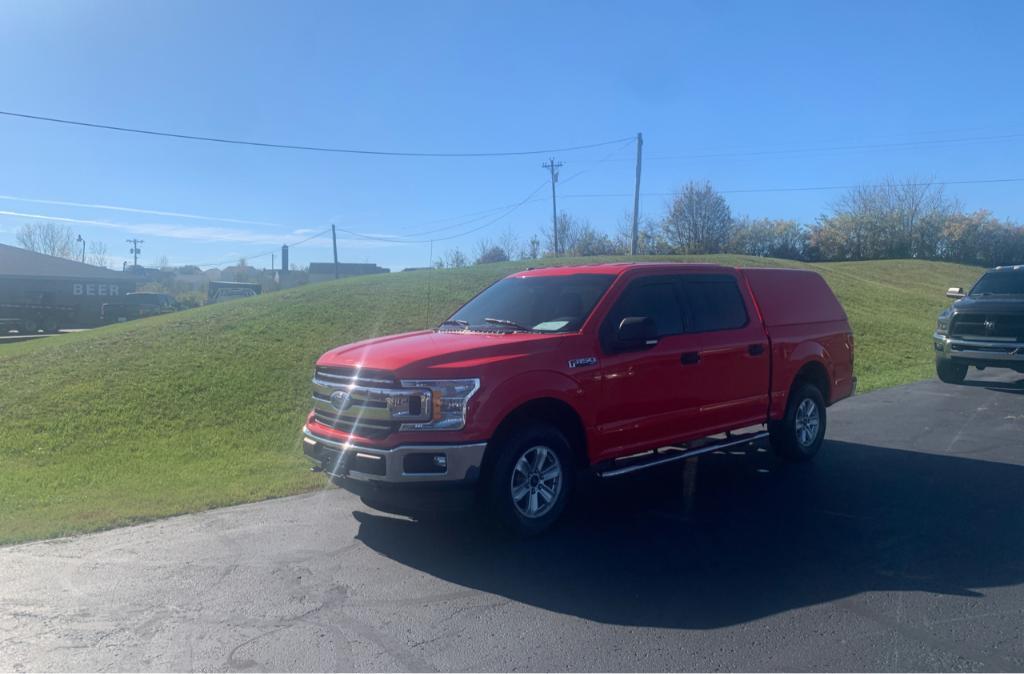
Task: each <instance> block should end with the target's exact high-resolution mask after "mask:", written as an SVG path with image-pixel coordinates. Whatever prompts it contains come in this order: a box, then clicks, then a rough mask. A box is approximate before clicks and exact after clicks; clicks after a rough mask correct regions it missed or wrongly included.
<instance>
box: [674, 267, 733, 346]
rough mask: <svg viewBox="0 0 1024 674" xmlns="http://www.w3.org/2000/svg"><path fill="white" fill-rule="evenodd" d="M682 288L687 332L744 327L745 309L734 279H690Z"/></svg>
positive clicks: (717, 277) (710, 277)
mask: <svg viewBox="0 0 1024 674" xmlns="http://www.w3.org/2000/svg"><path fill="white" fill-rule="evenodd" d="M682 285H683V295H684V296H685V298H686V304H687V317H688V323H689V326H688V332H712V331H715V330H735V329H737V328H742V327H743V326H744V325H746V324H747V308H746V307H745V306H744V304H743V296H742V295H741V294H740V289H739V288H738V287H737V286H736V279H734V278H733V277H731V276H697V277H693V276H690V277H687V278H685V279H684V280H683V284H682Z"/></svg>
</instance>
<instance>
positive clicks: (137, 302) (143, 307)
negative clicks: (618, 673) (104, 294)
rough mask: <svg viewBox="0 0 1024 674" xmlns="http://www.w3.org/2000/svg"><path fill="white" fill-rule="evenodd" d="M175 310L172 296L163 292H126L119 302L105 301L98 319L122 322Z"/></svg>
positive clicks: (108, 321)
mask: <svg viewBox="0 0 1024 674" xmlns="http://www.w3.org/2000/svg"><path fill="white" fill-rule="evenodd" d="M176 310H177V303H176V302H175V301H174V298H173V297H171V296H170V295H166V294H164V293H128V294H127V295H125V296H124V297H122V298H121V301H120V302H107V303H106V304H104V305H103V306H102V307H100V321H101V322H103V323H123V322H124V321H131V320H134V319H136V318H145V317H146V316H157V315H159V314H166V313H170V312H172V311H176Z"/></svg>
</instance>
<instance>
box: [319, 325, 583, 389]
mask: <svg viewBox="0 0 1024 674" xmlns="http://www.w3.org/2000/svg"><path fill="white" fill-rule="evenodd" d="M565 337H566V335H565V334H543V335H542V334H535V333H480V332H462V331H434V330H423V331H421V332H407V333H404V334H400V335H390V336H387V337H378V338H376V339H368V340H364V341H362V342H355V343H354V344H346V345H344V346H339V347H337V348H334V349H331V350H330V351H328V352H327V353H325V354H324V355H322V356H320V359H319V360H317V363H316V364H317V365H321V366H327V367H330V366H347V367H358V368H369V369H374V370H389V371H391V372H394V373H395V374H396V375H397V376H398V377H400V378H402V377H404V378H435V377H436V378H443V377H458V376H460V374H461V373H460V370H464V369H472V370H476V371H478V370H479V369H480V368H482V367H486V366H488V365H493V364H495V363H499V362H507V361H510V360H516V359H523V358H527V357H534V358H535V357H537V356H538V355H539V354H544V353H547V352H549V351H551V350H553V349H554V348H555V345H556V344H557V343H558V340H560V339H563V338H565Z"/></svg>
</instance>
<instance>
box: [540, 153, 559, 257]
mask: <svg viewBox="0 0 1024 674" xmlns="http://www.w3.org/2000/svg"><path fill="white" fill-rule="evenodd" d="M540 166H541V168H546V169H548V170H549V171H551V234H552V236H553V237H554V238H553V243H554V247H555V257H558V206H557V205H556V204H555V183H557V182H558V169H560V168H562V162H557V163H556V162H555V158H554V157H552V158H551V159H549V160H548V161H547V163H546V164H541V165H540Z"/></svg>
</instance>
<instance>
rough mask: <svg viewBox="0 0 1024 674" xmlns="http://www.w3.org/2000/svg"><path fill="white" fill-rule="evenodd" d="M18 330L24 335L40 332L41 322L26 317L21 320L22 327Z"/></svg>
mask: <svg viewBox="0 0 1024 674" xmlns="http://www.w3.org/2000/svg"><path fill="white" fill-rule="evenodd" d="M18 332H19V333H21V334H23V335H34V334H36V333H37V332H39V324H38V323H36V322H35V321H34V320H32V319H31V318H26V319H25V320H23V321H22V322H21V327H19V328H18Z"/></svg>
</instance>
